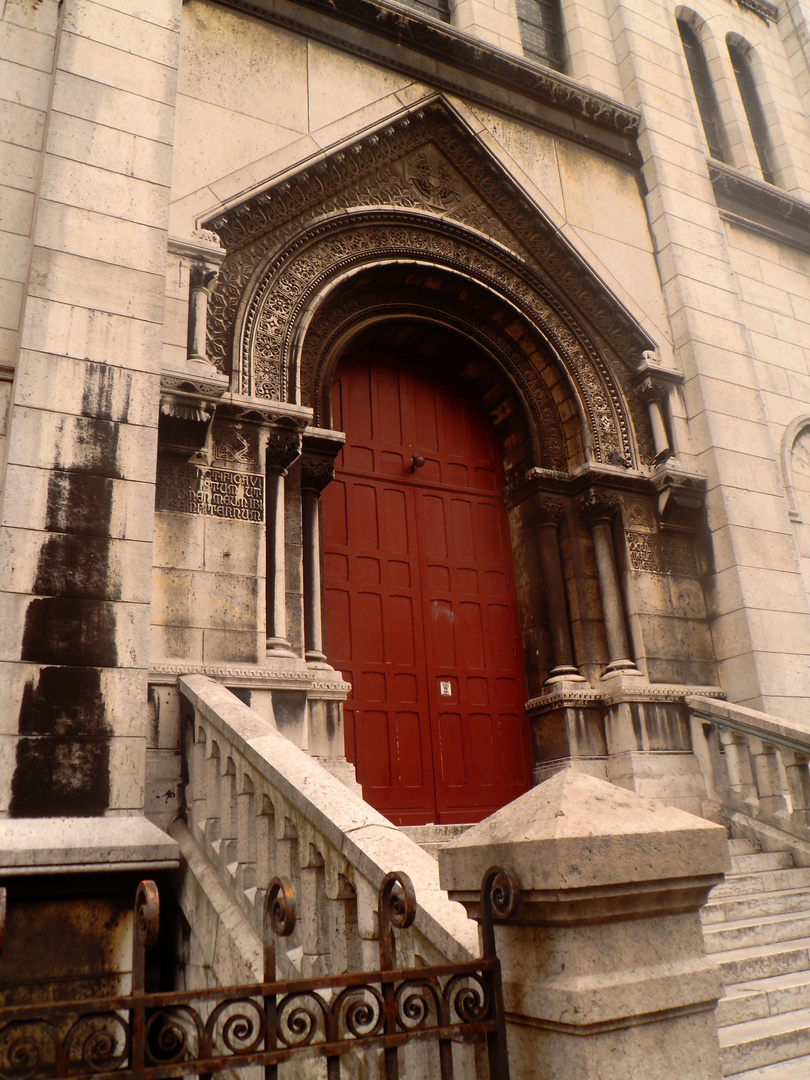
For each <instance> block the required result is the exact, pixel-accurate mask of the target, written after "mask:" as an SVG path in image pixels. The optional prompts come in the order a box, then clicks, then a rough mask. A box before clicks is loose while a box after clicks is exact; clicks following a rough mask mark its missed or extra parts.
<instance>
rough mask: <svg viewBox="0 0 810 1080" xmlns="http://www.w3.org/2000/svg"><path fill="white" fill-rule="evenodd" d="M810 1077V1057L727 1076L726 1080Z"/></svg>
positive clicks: (797, 1079)
mask: <svg viewBox="0 0 810 1080" xmlns="http://www.w3.org/2000/svg"><path fill="white" fill-rule="evenodd" d="M808 1076H810V1055H808V1056H804V1057H800V1058H792V1059H791V1060H790V1061H779V1062H777V1063H776V1064H775V1065H766V1066H765V1067H764V1068H762V1069H747V1070H746V1071H745V1072H741V1073H731V1074H728V1075H726V1080H807V1077H808Z"/></svg>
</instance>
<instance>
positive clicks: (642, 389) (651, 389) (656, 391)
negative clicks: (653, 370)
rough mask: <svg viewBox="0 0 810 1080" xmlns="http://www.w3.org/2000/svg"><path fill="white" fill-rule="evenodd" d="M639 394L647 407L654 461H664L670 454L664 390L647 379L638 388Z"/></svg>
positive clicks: (670, 447)
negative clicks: (665, 418)
mask: <svg viewBox="0 0 810 1080" xmlns="http://www.w3.org/2000/svg"><path fill="white" fill-rule="evenodd" d="M639 393H640V395H641V397H642V398H643V400H644V401H645V402H646V405H647V412H648V413H649V417H650V427H651V428H652V437H653V447H654V448H655V456H656V460H666V458H667V457H669V456H671V454H672V446H671V444H670V438H669V433H668V432H667V425H666V421H665V420H664V400H665V398H666V390H665V389H664V388H663V387H662V386H660V385H658V384H657V383H656V382H655V381H654V380H653V379H651V378H649V377H648V378H646V379H644V381H643V382H642V383H641V385H640V386H639Z"/></svg>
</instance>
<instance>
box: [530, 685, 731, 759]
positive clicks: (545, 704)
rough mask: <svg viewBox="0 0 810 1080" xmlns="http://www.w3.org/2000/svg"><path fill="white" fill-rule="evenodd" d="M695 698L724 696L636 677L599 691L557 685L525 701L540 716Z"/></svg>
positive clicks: (704, 688) (707, 688)
mask: <svg viewBox="0 0 810 1080" xmlns="http://www.w3.org/2000/svg"><path fill="white" fill-rule="evenodd" d="M696 694H698V695H700V697H701V698H716V699H723V698H725V696H726V695H725V693H724V692H723V690H722V689H721V688H720V687H719V686H684V685H682V684H679V683H648V682H646V680H643V679H639V678H638V676H635V677H634V678H633V679H621V678H617V679H616V680H615V681H614V680H611V681H610V682H606V683H600V685H599V686H598V687H590V686H587V685H586V686H583V685H582V684H581V683H574V684H571V683H559V684H558V685H556V686H554V687H553V688H552V689H551V692H550V693H546V694H541V695H540V696H539V697H535V698H531V700H529V701H527V702H526V711H527V712H530V713H532V714H533V715H534V716H542V715H543V714H544V713H548V712H554V711H555V710H557V709H560V708H587V707H590V706H594V707H595V706H610V705H616V704H618V703H619V702H625V701H671V702H675V701H686V700H687V698H690V697H693V696H694V695H696ZM687 704H688V702H687ZM543 764H544V765H545V764H547V762H543Z"/></svg>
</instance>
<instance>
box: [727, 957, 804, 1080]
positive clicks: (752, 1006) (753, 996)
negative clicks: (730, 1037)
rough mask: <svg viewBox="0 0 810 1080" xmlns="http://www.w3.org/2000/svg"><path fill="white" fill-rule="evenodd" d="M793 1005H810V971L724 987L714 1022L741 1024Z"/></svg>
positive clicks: (793, 1010) (791, 1008)
mask: <svg viewBox="0 0 810 1080" xmlns="http://www.w3.org/2000/svg"><path fill="white" fill-rule="evenodd" d="M796 1009H810V971H794V972H791V974H789V975H774V976H773V977H772V978H770V979H752V980H751V981H750V982H745V983H736V984H734V985H732V986H729V987H727V988H726V996H725V997H724V998H721V999H720V1002H719V1004H718V1006H717V1023H718V1025H719V1026H721V1027H725V1026H727V1025H729V1024H742V1023H744V1022H745V1021H746V1020H759V1019H761V1018H762V1017H764V1016H777V1015H779V1014H780V1013H787V1012H795V1010H796ZM808 1076H810V1073H808Z"/></svg>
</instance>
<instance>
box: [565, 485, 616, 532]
mask: <svg viewBox="0 0 810 1080" xmlns="http://www.w3.org/2000/svg"><path fill="white" fill-rule="evenodd" d="M620 506H621V500H620V498H619V496H618V495H617V494H616V492H615V491H605V490H603V489H602V488H588V490H587V491H586V492H585V494H584V495H580V496H578V498H577V499H576V507H577V511H578V512H579V514H580V515H581V516H582V518H583V519H584V520H585V522H586V523H587V524H588V525H595V524H596V522H598V521H605V520H608V521H610V520H612V519H613V518H614V517H615V516H616V514H617V513H618V511H619V508H620Z"/></svg>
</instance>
